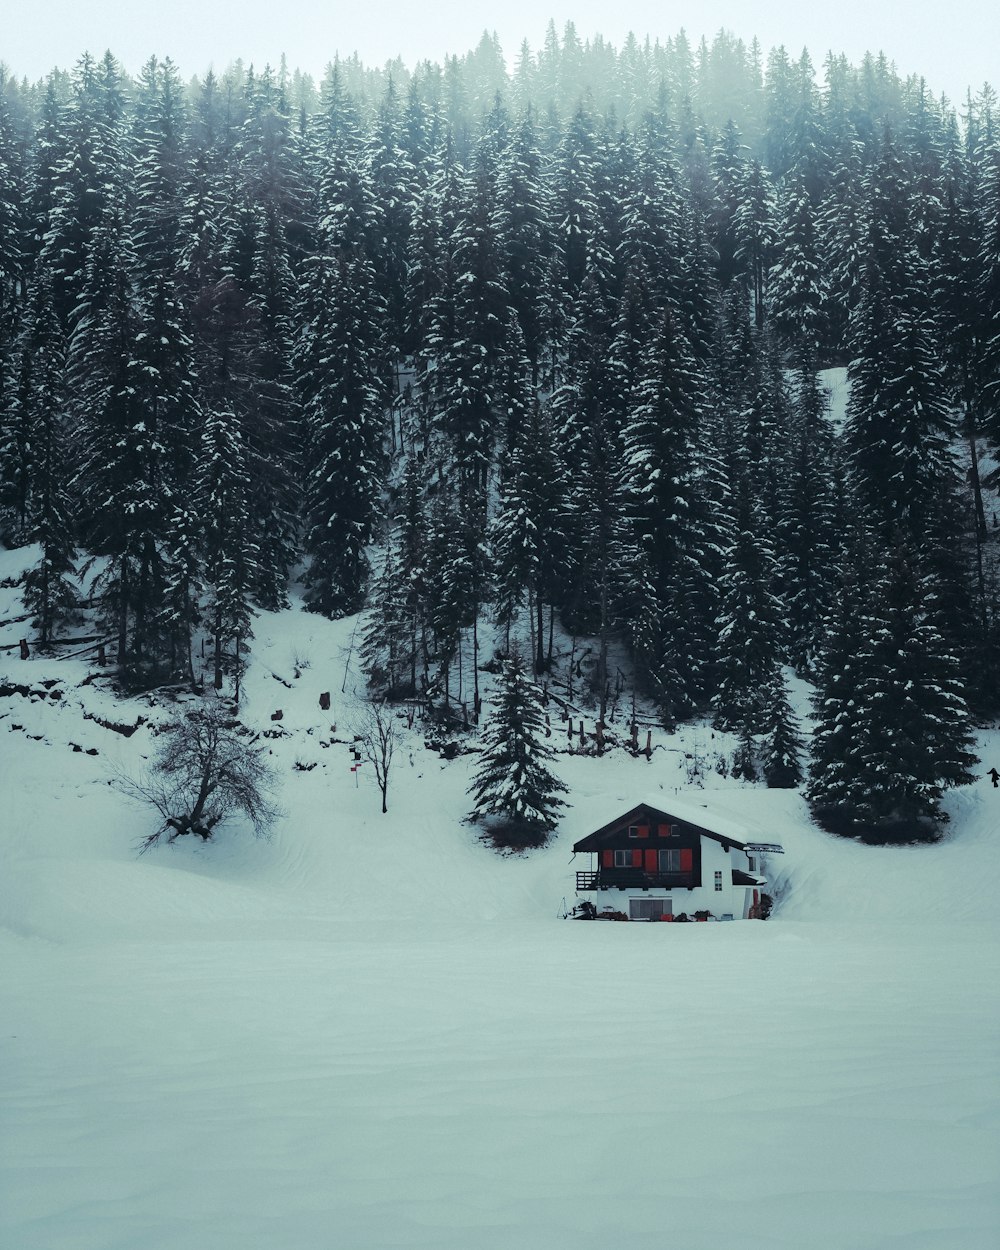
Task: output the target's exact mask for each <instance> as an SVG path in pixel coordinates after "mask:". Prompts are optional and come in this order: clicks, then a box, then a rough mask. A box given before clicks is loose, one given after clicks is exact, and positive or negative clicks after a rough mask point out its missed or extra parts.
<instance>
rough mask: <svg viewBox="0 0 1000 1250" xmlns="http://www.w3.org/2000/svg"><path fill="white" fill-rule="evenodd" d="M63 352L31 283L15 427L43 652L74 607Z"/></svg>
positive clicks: (41, 294) (31, 601) (28, 579)
mask: <svg viewBox="0 0 1000 1250" xmlns="http://www.w3.org/2000/svg"><path fill="white" fill-rule="evenodd" d="M65 369H66V346H65V340H64V338H63V335H62V330H61V327H60V325H59V321H58V318H57V317H56V313H55V308H54V306H53V303H52V293H51V290H50V287H49V284H48V282H47V281H45V280H44V279H42V278H39V280H38V281H37V282H36V285H35V287H34V289H33V291H32V294H31V299H30V302H29V306H28V309H27V310H26V315H25V324H24V327H23V330H22V339H21V371H20V372H21V376H20V379H19V385H18V389H17V396H16V402H17V410H18V412H17V415H18V421H17V424H18V425H19V426H21V427H22V428H23V429H24V430H25V432H26V435H27V440H28V443H29V445H30V448H31V456H30V492H29V495H28V499H27V501H26V503H27V510H26V515H25V520H26V522H27V524H26V526H25V530H24V537H25V539H26V540H27V541H28V542H32V543H37V544H38V546H39V548H40V556H39V561H38V563H37V564H36V565H35V566H34V567H33V568H31V569H29V570H28V571H27V573H26V574H25V579H24V605H25V607H26V608H27V610H28V611H29V612H31V613H33V614H34V618H35V621H34V623H35V628H36V629H37V630H38V639H39V642H40V643H41V645H42V646H43V647H45V646H47V645H48V644H49V642H50V640H51V638H52V635H53V633H54V632H55V630H56V629H57V628H58V626H59V625H60V624H62V623H63V622H65V621H67V620H69V619H71V617H72V616H73V614H74V612H75V610H76V607H77V602H78V597H79V596H78V591H77V584H76V580H75V574H76V550H75V541H74V528H73V523H72V522H73V518H72V503H71V500H70V496H69V455H70V449H69V438H68V421H67V413H68V403H67V397H66V378H65Z"/></svg>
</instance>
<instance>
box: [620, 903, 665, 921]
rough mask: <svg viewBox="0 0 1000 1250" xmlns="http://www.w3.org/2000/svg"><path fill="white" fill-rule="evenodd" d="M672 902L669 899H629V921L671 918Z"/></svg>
mask: <svg viewBox="0 0 1000 1250" xmlns="http://www.w3.org/2000/svg"><path fill="white" fill-rule="evenodd" d="M673 911H674V904H673V900H672V899H669V898H630V899H629V901H628V918H629V920H659V919H660V917H661V916H672V915H673Z"/></svg>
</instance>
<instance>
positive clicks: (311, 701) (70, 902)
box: [0, 555, 1000, 1250]
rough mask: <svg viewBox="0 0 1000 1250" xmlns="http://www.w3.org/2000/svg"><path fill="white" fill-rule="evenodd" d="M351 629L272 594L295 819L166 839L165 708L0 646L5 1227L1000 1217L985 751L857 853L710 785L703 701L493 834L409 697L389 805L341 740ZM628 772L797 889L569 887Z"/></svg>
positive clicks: (262, 710) (737, 791) (887, 1231)
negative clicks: (642, 894) (658, 919)
mask: <svg viewBox="0 0 1000 1250" xmlns="http://www.w3.org/2000/svg"><path fill="white" fill-rule="evenodd" d="M5 560H7V566H5V567H4V568H3V569H2V570H0V576H10V574H11V572H12V571H13V570H12V562H13V561H14V556H13V555H8V556H6V557H5ZM2 596H3V600H2V603H0V618H3V619H6V618H7V617H8V616H10V615H13V606H14V603H15V599H14V592H13V591H9V590H8V591H3V592H2ZM352 628H353V622H352V621H341V622H337V623H333V624H331V623H330V622H327V621H325V620H323V619H321V618H318V617H316V616H312V615H306V614H302V613H299V612H288V613H283V614H281V615H280V616H270V617H268V616H263V617H261V618H260V619H259V620H258V622H257V626H256V641H255V644H254V659H253V664H252V668H251V672H250V675H249V679H248V682H247V690H246V714H247V718H248V719H249V720H250V722H251V723H254V724H257V725H258V726H259V727H261V728H262V729H265V730H267V731H268V732H270V733H273V734H274V735H275V736H274V737H273V738H271V739H270V746H271V749H272V751H273V755H274V760H275V762H276V764H277V765H278V767H279V768H280V771H281V776H282V789H281V794H280V801H281V803H282V806H283V808H284V811H285V815H284V817H283V818H282V820H281V821H280V822H279V825H278V827H277V829H276V830H275V833H274V836H273V838H272V839H271V840H270V841H269V842H260V841H255V840H253V839H252V838H250V837H248V836H246V834H245V831H241V830H240V828H239V827H238V826H234V827H233V828H232V829H230V830H226V831H225V832H223V833H222V834H221V835H220V836H219V839H218V841H217V843H215V844H209V845H206V846H192V845H186V844H176V845H174V846H172V847H164V848H159V849H154V850H153V851H151V852H150V853H148V854H146V855H145V856H142V857H139V856H137V854H136V852H135V845H136V842H137V840H138V839H139V838H140V837H141V836H142V835H143V834H144V833H146V832H148V831H149V820H150V817H149V815H148V814H147V813H145V812H144V811H142V810H141V809H138V808H136V807H134V806H132V805H130V804H129V803H128V802H127V801H126V800H125V799H124V798H123V797H122V796H121V795H119V794H118V793H117V792H116V791H114V790H113V789H111V788H110V787H109V785H108V778H109V775H110V773H111V772H112V770H113V769H115V768H124V769H130V770H134V769H136V768H137V767H138V765H139V762H140V759H141V757H142V756H143V755H145V754H148V753H149V751H150V749H151V745H152V742H153V737H152V734H151V728H150V727H151V726H152V725H154V724H155V723H156V722H157V721H158V720H160V719H161V718H162V717H163V715H164V711H163V709H162V708H160V707H153V706H151V705H150V704H149V702H148V701H147V700H144V699H133V700H126V701H117V700H113V699H112V697H111V696H110V695H109V694H108V693H107V692H105V691H104V690H102V688H101V686H100V683H99V682H91V683H90V684H84V683H85V681H86V679H87V677H88V674H89V672H90V670H89V669H88V668H87V666H86V665H85V664H84V663H83V662H82V661H81V660H65V661H51V660H44V659H32V660H30V661H28V662H21V661H20V660H18V659H16V658H11V657H16V656H17V652H16V651H14V652H6V653H4V654H5V655H6V656H7V657H8V658H6V659H4V660H3V662H2V668H0V685H2V686H3V687H4V688H5V689H9V688H11V687H13V686H15V685H22V686H25V687H26V688H28V689H29V691H38V690H42V689H44V688H45V683H47V682H52V683H54V684H53V685H51V686H50V687H49V690H48V695H47V697H46V698H44V699H42V698H39V697H37V696H34V695H32V694H30V693H29V694H27V695H25V694H20V693H17V692H16V691H11V692H10V693H8V694H6V695H5V696H4V697H3V698H2V699H0V769H2V787H0V793H2V795H3V803H4V810H3V816H2V818H0V828H2V834H0V926H2V927H0V982H2V1011H3V1020H4V1027H3V1029H2V1036H0V1047H2V1051H0V1072H2V1078H0V1079H2V1087H3V1095H2V1096H3V1105H2V1111H0V1119H2V1123H3V1126H4V1128H3V1132H2V1134H0V1151H2V1158H3V1163H2V1172H0V1244H2V1245H4V1246H10V1247H17V1250H69V1248H70V1247H72V1248H73V1250H182V1248H183V1250H188V1248H189V1247H197V1248H198V1250H250V1248H256V1247H261V1248H263V1247H268V1250H271V1248H272V1247H275V1246H282V1247H294V1248H298V1247H302V1248H306V1247H309V1248H313V1247H326V1246H330V1247H345V1248H349V1250H367V1248H371V1250H376V1248H378V1250H382V1248H384V1247H389V1246H393V1247H395V1246H399V1247H403V1246H406V1247H411V1246H423V1247H428V1248H433V1250H451V1248H454V1250H508V1248H509V1247H513V1246H517V1247H527V1248H530V1250H562V1248H563V1247H566V1248H569V1247H588V1248H589V1247H594V1248H595V1250H596V1247H604V1246H608V1245H614V1244H626V1243H629V1244H633V1245H640V1246H650V1247H652V1246H658V1245H664V1244H677V1245H684V1246H686V1247H691V1248H693V1250H700V1248H702V1247H704V1248H705V1250H708V1248H709V1247H718V1246H729V1245H737V1244H738V1245H740V1246H741V1247H750V1248H751V1250H758V1248H760V1250H763V1248H764V1247H768V1248H773V1247H781V1248H788V1250H801V1247H803V1246H815V1247H820V1248H822V1250H874V1248H876V1247H878V1248H880V1250H883V1248H884V1250H889V1248H890V1247H892V1248H896V1247H906V1250H931V1248H934V1250H989V1248H991V1247H993V1246H995V1245H996V1237H997V1230H998V1227H1000V1224H998V1209H997V1197H998V1195H997V1183H996V1178H997V1176H998V1175H1000V1150H998V1135H997V1130H998V1127H1000V1124H998V1120H1000V1116H998V1102H1000V1099H998V1092H1000V1091H998V1088H997V1083H996V1079H995V1056H996V1042H997V1010H996V1002H995V992H994V987H995V986H996V984H997V978H998V972H1000V967H998V964H1000V960H998V944H997V936H998V926H997V922H996V918H995V910H996V909H995V905H994V903H993V900H992V897H991V892H992V886H993V882H994V881H995V879H996V876H997V871H998V868H1000V838H998V835H997V828H998V824H1000V793H998V792H997V791H995V790H993V789H992V788H991V787H990V785H989V782H988V780H984V781H980V782H978V783H977V784H976V785H975V786H973V787H970V788H968V789H967V790H965V791H962V792H960V793H958V794H957V795H954V796H953V797H952V800H951V804H950V810H951V812H952V814H953V823H952V825H951V828H950V832H949V835H948V838H947V840H946V841H944V842H943V843H941V844H940V845H938V846H933V847H926V846H925V847H919V848H916V847H915V848H902V849H873V848H865V847H862V846H860V845H856V844H854V843H849V842H844V841H838V840H835V839H833V838H830V837H828V836H827V835H825V834H823V833H821V832H819V831H818V830H817V829H816V828H815V827H814V826H812V825H811V824H810V823H809V821H808V818H807V813H806V809H805V806H804V804H803V803H802V801H801V800H800V798H799V797H798V796H797V795H795V794H791V793H788V792H769V791H767V790H766V789H763V788H759V787H748V786H744V785H741V784H739V783H737V782H734V781H732V780H731V779H726V778H722V777H720V776H718V775H717V774H716V773H714V772H713V771H712V770H711V769H708V770H707V772H706V777H705V784H704V788H697V787H692V786H689V785H688V784H687V776H688V768H689V764H690V761H689V760H687V759H686V756H687V755H695V756H701V755H703V756H705V757H706V758H710V757H711V755H712V753H713V750H714V749H715V747H716V745H717V744H716V743H714V742H713V740H712V738H711V731H710V730H708V729H705V728H702V729H690V730H688V731H686V732H685V733H684V734H683V735H677V736H674V737H669V736H666V735H662V736H661V737H660V738H659V739H657V740H656V747H657V749H656V750H655V751H654V753H653V758H652V760H651V761H650V762H648V763H647V761H646V760H644V759H642V758H639V759H637V760H635V759H632V758H631V757H629V756H627V755H626V754H624V753H623V752H618V753H613V754H612V755H611V756H609V757H607V758H605V759H602V760H595V759H593V758H584V757H573V756H569V755H564V756H561V757H560V773H561V775H562V776H563V778H564V779H565V781H566V782H567V784H568V785H569V787H570V800H571V806H570V807H569V809H568V810H567V812H566V814H565V818H564V820H563V821H562V824H561V826H560V829H559V831H558V834H557V836H556V837H555V838H554V839H553V841H552V843H551V844H550V845H549V846H548V847H547V848H546V849H544V850H542V851H540V852H537V853H533V854H531V855H530V856H526V857H517V856H511V857H499V856H497V855H496V854H494V853H493V852H492V851H490V850H487V849H486V848H485V847H484V846H483V845H482V844H481V843H480V842H479V841H478V839H477V835H476V831H475V830H474V829H473V828H471V827H469V826H468V825H465V824H463V823H462V818H463V816H464V814H465V812H466V811H467V809H468V800H467V798H466V795H465V788H466V785H467V783H468V776H469V758H470V757H462V758H460V759H458V760H456V761H454V762H451V763H446V762H444V761H443V760H442V759H441V758H440V757H439V755H438V754H437V753H435V752H433V751H430V750H428V749H427V748H426V747H425V746H424V739H423V734H422V732H421V730H420V728H419V726H417V727H416V728H415V729H414V730H413V732H412V733H411V734H410V735H409V736H408V738H407V741H406V744H405V748H404V750H403V752H402V754H401V756H400V757H399V762H398V764H397V765H396V767H395V771H394V772H393V774H392V776H391V782H390V789H389V812H388V815H386V816H382V815H381V814H380V812H379V800H378V794H377V790H376V788H375V785H374V781H373V779H372V778H371V777H369V776H366V775H365V772H364V769H362V773H361V777H360V780H359V781H356V778H355V776H354V774H352V773H351V772H350V768H349V765H350V759H349V752H348V747H347V745H346V742H345V740H346V739H348V738H349V736H350V734H349V726H350V724H351V721H352V719H353V718H354V717H356V715H357V705H356V702H355V700H354V698H353V696H352V693H351V692H352V689H353V684H354V682H355V681H357V679H358V678H357V671H356V668H355V667H354V660H353V659H349V658H348V648H349V645H350V640H351V634H352ZM12 640H16V627H8V628H7V629H5V630H4V631H3V637H2V638H0V643H7V642H9V641H12ZM345 672H346V693H345V694H341V686H342V685H344V684H345ZM296 673H298V676H296ZM324 691H331V692H332V694H333V706H332V707H331V710H330V712H329V713H324V712H322V711H321V710H320V707H319V695H320V694H321V693H322V692H324ZM278 709H281V711H282V718H281V720H280V721H272V719H271V717H272V715H273V714H274V713H275V712H276V711H277V710H278ZM140 718H141V719H142V721H143V723H142V724H140V725H139V727H138V729H137V730H136V731H135V732H134V733H133V734H132V736H130V737H125V736H123V735H122V734H120V733H117V732H114V731H112V730H109V729H107V728H105V727H103V726H102V725H101V724H100V723H99V721H101V720H103V721H107V722H112V721H113V722H115V723H116V724H118V725H134V724H136V723H137V722H138V721H139V720H140ZM74 747H79V748H81V749H80V750H76V749H74ZM982 754H983V759H984V761H985V764H984V767H985V766H987V765H989V764H990V763H992V762H994V761H995V759H996V758H997V757H998V755H1000V744H998V743H997V741H996V737H995V735H993V734H989V735H985V736H984V739H983V743H982ZM296 765H298V766H299V767H298V768H297V767H296ZM654 796H655V797H654ZM641 798H650V799H652V800H654V801H658V802H661V803H662V804H663V806H665V807H667V808H669V807H670V804H671V801H674V802H675V803H682V804H684V805H685V807H687V806H690V805H692V804H704V805H705V807H706V809H707V811H708V812H709V813H712V814H714V815H717V816H720V817H727V818H730V819H736V820H738V821H739V822H741V823H742V824H743V825H744V826H747V827H749V828H751V829H753V830H755V831H758V832H759V834H760V836H766V837H768V838H769V839H773V840H777V841H780V842H781V843H783V845H784V846H785V848H786V854H785V856H784V857H783V858H780V859H779V858H778V857H772V858H771V861H770V863H769V864H768V866H767V867H768V870H769V872H770V874H771V877H772V880H773V881H774V883H775V887H776V892H777V894H778V895H779V905H778V908H777V911H776V914H775V915H774V917H773V919H772V920H771V921H770V922H768V923H766V924H760V923H753V922H747V923H739V924H728V925H723V924H714V925H713V924H710V925H690V926H677V925H671V926H666V925H634V924H633V925H615V924H610V925H602V924H580V923H575V922H572V921H567V920H564V919H562V918H561V917H562V914H563V912H564V910H565V907H566V905H569V906H572V904H573V901H574V899H573V893H572V891H573V880H574V877H573V865H572V864H571V863H570V859H571V847H572V844H573V842H574V841H575V840H576V839H577V838H579V837H581V836H583V835H584V834H586V833H588V832H590V831H592V830H593V829H595V828H597V827H598V826H599V825H600V824H602V823H603V822H604V821H606V820H608V819H610V818H611V817H613V816H615V815H616V814H618V813H619V812H620V811H622V810H624V809H625V808H626V807H628V806H629V805H631V804H633V803H635V802H636V801H638V800H639V799H641Z"/></svg>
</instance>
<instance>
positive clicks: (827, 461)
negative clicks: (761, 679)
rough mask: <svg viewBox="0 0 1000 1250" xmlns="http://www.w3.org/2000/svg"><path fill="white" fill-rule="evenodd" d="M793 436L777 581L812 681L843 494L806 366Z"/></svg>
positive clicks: (819, 397)
mask: <svg viewBox="0 0 1000 1250" xmlns="http://www.w3.org/2000/svg"><path fill="white" fill-rule="evenodd" d="M788 433H789V439H788V446H787V447H786V448H785V451H784V455H783V457H782V459H783V462H784V479H783V482H782V487H781V500H780V516H779V520H778V526H777V533H776V539H777V545H778V550H779V553H780V554H779V555H778V574H779V581H780V584H781V587H782V596H783V599H784V603H785V611H786V629H785V642H786V647H787V653H788V659H789V662H790V663H791V664H792V665H793V666H794V668H795V670H796V672H798V673H799V674H801V675H802V676H810V675H811V674H813V673H814V671H815V667H816V663H817V658H818V655H819V652H820V649H821V647H822V642H823V636H824V631H825V625H824V620H825V617H826V615H827V613H828V611H829V609H830V606H831V603H832V600H833V596H834V595H835V594H836V583H837V565H838V560H839V556H840V545H841V541H842V535H841V534H839V533H838V527H837V523H838V519H839V518H838V516H837V506H836V505H837V498H838V494H839V493H840V492H838V485H837V478H836V471H837V462H836V448H835V440H834V434H833V428H832V426H831V424H830V418H829V413H828V395H827V394H826V392H825V391H824V390H823V389H822V387H821V386H820V382H819V376H818V374H817V373H816V371H815V369H813V368H811V367H810V365H809V363H808V361H806V360H804V361H803V365H802V367H801V368H799V369H798V370H796V373H795V379H794V392H793V398H792V413H791V421H790V428H789V431H788Z"/></svg>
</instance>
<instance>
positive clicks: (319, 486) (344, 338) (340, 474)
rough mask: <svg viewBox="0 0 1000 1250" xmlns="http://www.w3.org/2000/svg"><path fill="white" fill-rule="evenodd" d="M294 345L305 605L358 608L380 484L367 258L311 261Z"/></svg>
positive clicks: (333, 611) (374, 330) (374, 327)
mask: <svg viewBox="0 0 1000 1250" xmlns="http://www.w3.org/2000/svg"><path fill="white" fill-rule="evenodd" d="M309 283H310V285H309V290H308V292H307V301H308V308H309V313H308V319H307V321H306V323H305V325H304V327H303V330H302V334H301V336H300V339H299V344H298V348H297V356H296V360H297V372H298V378H299V385H300V388H301V395H302V405H303V419H304V421H305V426H306V439H307V453H306V454H307V479H306V488H305V513H306V533H305V545H306V550H307V551H308V553H309V555H310V565H309V570H308V573H307V575H306V584H307V587H308V591H307V602H308V604H309V606H310V607H311V608H313V610H315V611H317V612H322V613H323V614H324V615H326V616H331V617H333V616H338V615H345V614H348V613H351V612H356V611H357V610H358V609H359V608H360V607H361V606H362V603H363V600H364V592H365V586H366V583H367V579H368V546H369V544H370V543H371V541H372V538H373V537H374V532H375V507H376V502H377V499H378V492H379V489H380V487H381V481H382V473H381V453H382V403H381V392H380V389H379V385H378V358H377V351H376V348H375V346H374V343H375V341H376V338H377V334H378V321H377V315H378V314H377V309H378V305H377V304H376V296H375V292H374V280H373V276H372V273H371V267H370V265H369V263H368V261H367V259H366V258H365V256H364V255H363V254H357V255H355V256H353V257H345V256H341V257H340V258H339V259H332V258H328V257H325V256H323V257H319V258H317V260H316V261H315V262H314V264H313V266H312V270H311V274H310V279H309Z"/></svg>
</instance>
